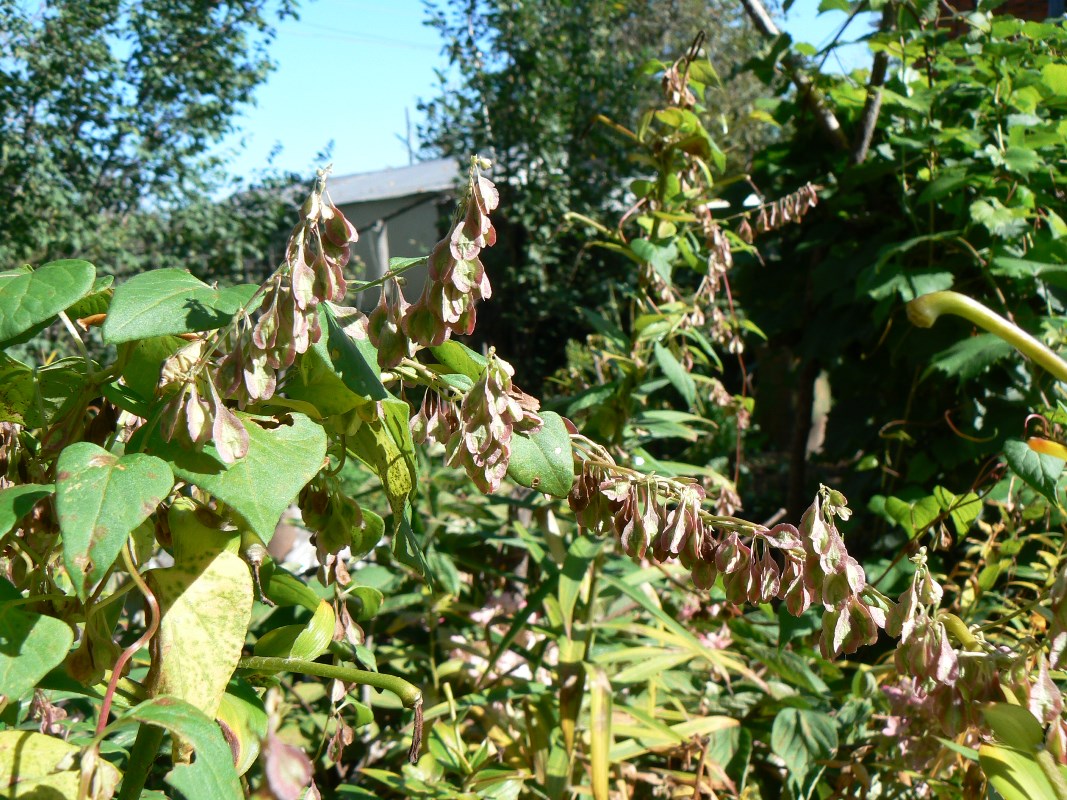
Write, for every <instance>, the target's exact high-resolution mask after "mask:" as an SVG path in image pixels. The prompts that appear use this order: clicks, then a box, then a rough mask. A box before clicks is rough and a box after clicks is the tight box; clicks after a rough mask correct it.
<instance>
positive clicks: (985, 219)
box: [971, 197, 1028, 239]
mask: <svg viewBox="0 0 1067 800" xmlns="http://www.w3.org/2000/svg"><path fill="white" fill-rule="evenodd" d="M971 219H972V220H974V221H975V222H976V223H978V224H979V225H982V226H984V227H985V229H986V230H988V231H989V232H990V233H991V234H992V235H993V236H997V237H999V238H1001V239H1015V238H1017V237H1019V236H1021V235H1022V234H1023V233H1025V232H1026V230H1027V227H1028V226H1027V222H1026V209H1025V208H1008V207H1006V206H1005V205H1004V204H1003V203H1001V202H1000V201H999V200H997V199H996V198H995V197H991V198H987V199H985V200H975V201H974V202H973V203H971Z"/></svg>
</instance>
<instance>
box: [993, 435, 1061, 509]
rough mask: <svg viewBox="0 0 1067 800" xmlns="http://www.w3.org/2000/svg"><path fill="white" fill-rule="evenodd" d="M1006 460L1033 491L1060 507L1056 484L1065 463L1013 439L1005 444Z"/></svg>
mask: <svg viewBox="0 0 1067 800" xmlns="http://www.w3.org/2000/svg"><path fill="white" fill-rule="evenodd" d="M1004 458H1005V460H1006V461H1007V462H1008V466H1009V467H1011V470H1012V472H1014V473H1015V474H1016V475H1018V476H1019V477H1020V478H1022V479H1023V480H1024V481H1025V482H1026V483H1027V485H1029V486H1030V488H1031V489H1033V490H1034V491H1036V492H1037V493H1038V494H1040V495H1042V496H1044V497H1045V498H1047V499H1048V501H1049V502H1050V503H1052V504H1053V505H1059V499H1058V498H1057V496H1056V482H1057V481H1058V480H1059V477H1060V473H1061V472H1063V464H1064V462H1063V461H1061V460H1060V459H1058V458H1054V457H1053V456H1047V455H1045V454H1044V453H1035V452H1034V451H1033V450H1031V449H1030V448H1029V447H1027V446H1026V442H1023V441H1020V440H1017V439H1011V440H1009V441H1007V442H1005V443H1004Z"/></svg>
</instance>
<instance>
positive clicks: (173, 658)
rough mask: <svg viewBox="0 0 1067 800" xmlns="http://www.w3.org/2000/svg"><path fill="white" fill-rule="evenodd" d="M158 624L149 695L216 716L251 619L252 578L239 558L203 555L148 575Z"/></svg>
mask: <svg viewBox="0 0 1067 800" xmlns="http://www.w3.org/2000/svg"><path fill="white" fill-rule="evenodd" d="M147 577H148V582H149V585H150V586H151V587H152V590H153V591H154V592H155V593H156V598H157V599H158V600H159V606H160V610H161V612H162V619H161V621H160V625H159V633H157V634H156V636H155V638H154V639H153V640H152V653H153V658H152V669H151V671H150V673H149V675H148V681H147V682H148V687H149V692H150V693H151V694H152V695H153V696H156V695H163V694H166V695H171V696H173V697H177V698H179V699H181V700H185V701H186V702H188V703H189V704H191V705H193V706H195V707H196V708H198V709H199V710H201V711H203V712H204V713H205V714H207V715H208V716H209V717H214V716H215V714H216V713H217V712H218V708H219V703H220V702H221V701H222V695H223V693H224V692H225V691H226V684H227V683H228V682H229V680H230V678H231V677H232V675H233V673H234V670H236V669H237V661H238V659H240V657H241V648H242V647H243V646H244V642H245V633H246V631H247V630H248V622H249V619H250V617H251V615H252V574H251V572H249V569H248V565H247V564H245V563H244V561H242V560H241V558H240V557H239V556H236V555H234V554H233V553H230V552H227V551H223V552H220V553H210V552H209V553H207V554H205V555H204V556H203V557H202V558H200V559H199V560H195V561H193V562H192V563H187V564H179V565H175V566H173V567H167V568H166V569H156V570H152V571H151V572H149V573H148V575H147Z"/></svg>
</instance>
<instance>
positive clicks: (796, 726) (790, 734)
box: [771, 708, 837, 797]
mask: <svg viewBox="0 0 1067 800" xmlns="http://www.w3.org/2000/svg"><path fill="white" fill-rule="evenodd" d="M771 750H773V751H774V753H775V755H777V756H779V757H780V758H781V759H782V760H783V761H784V762H785V765H786V767H788V769H789V775H790V781H791V782H792V783H793V784H794V788H795V789H797V790H798V791H797V792H796V794H797V795H798V796H801V797H810V796H811V793H812V791H813V790H814V788H815V783H816V781H817V779H818V776H819V775H820V774H821V773H822V771H823V769H825V767H823V766H821V765H820V764H819V762H820V761H825V760H827V759H829V758H831V757H832V756H833V754H834V753H835V752H836V751H837V729H836V728H835V727H834V722H833V720H832V719H831V718H830V717H829V716H827V715H826V714H823V713H821V712H818V711H809V710H807V709H802V708H783V709H782V710H781V711H779V712H778V716H777V717H775V718H774V725H773V726H772V727H771Z"/></svg>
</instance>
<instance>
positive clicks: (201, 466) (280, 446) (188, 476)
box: [146, 412, 326, 542]
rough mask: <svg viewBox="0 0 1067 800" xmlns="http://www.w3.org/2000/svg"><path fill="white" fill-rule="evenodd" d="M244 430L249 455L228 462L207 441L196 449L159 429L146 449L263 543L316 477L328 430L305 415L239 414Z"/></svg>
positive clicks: (272, 534)
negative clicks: (234, 515) (168, 437)
mask: <svg viewBox="0 0 1067 800" xmlns="http://www.w3.org/2000/svg"><path fill="white" fill-rule="evenodd" d="M237 418H238V419H239V420H240V421H241V424H242V425H244V426H245V429H246V430H247V431H248V454H247V455H246V456H245V457H244V458H242V459H241V460H240V461H237V462H236V463H234V464H226V463H225V462H223V460H222V459H221V458H219V456H218V453H217V452H216V451H215V448H214V447H213V446H211V445H207V446H205V447H204V449H203V451H202V452H197V451H195V450H192V449H190V448H187V447H183V446H182V445H181V444H180V443H179V442H176V441H175V442H165V441H163V438H162V436H161V435H160V433H159V430H158V428H157V429H156V430H153V431H152V433H151V435H150V436H149V439H148V442H147V443H146V449H147V450H149V451H150V452H152V453H154V454H156V455H158V456H159V457H160V458H164V459H166V460H167V461H168V462H170V464H171V467H172V468H173V470H174V474H175V475H177V476H178V477H179V478H181V479H182V480H184V481H186V482H187V483H192V484H194V485H196V486H199V487H200V488H201V489H204V490H205V491H207V492H210V493H211V494H213V495H214V496H215V497H217V498H218V499H219V500H221V501H222V502H224V503H226V505H228V506H229V507H230V508H232V509H233V510H234V511H237V512H238V513H239V514H241V516H243V517H244V518H245V521H247V522H248V525H249V527H250V528H251V529H252V530H253V531H255V532H256V533H257V534H259V537H260V538H261V539H262V540H263V541H264V542H269V541H270V540H271V538H272V537H273V536H274V529H275V527H276V526H277V525H278V520H279V519H281V516H282V513H283V512H284V511H285V509H286V508H288V507H289V504H290V503H291V502H292V501H293V498H294V497H296V495H297V494H298V493H299V492H300V490H301V489H303V488H304V487H305V486H306V485H307V484H308V482H309V481H310V480H311V479H312V478H314V477H315V476H316V475H317V474H318V472H319V470H320V469H322V466H323V460H324V459H325V458H326V431H324V430H323V429H322V426H321V425H318V424H317V423H315V422H313V421H312V420H310V419H309V418H308V417H307V416H305V415H304V414H298V413H295V412H294V413H292V414H287V415H285V416H284V417H283V418H282V420H281V421H280V422H279V421H276V420H274V419H273V418H267V419H264V418H261V417H255V416H252V415H250V414H244V413H240V412H239V413H238V414H237Z"/></svg>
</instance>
